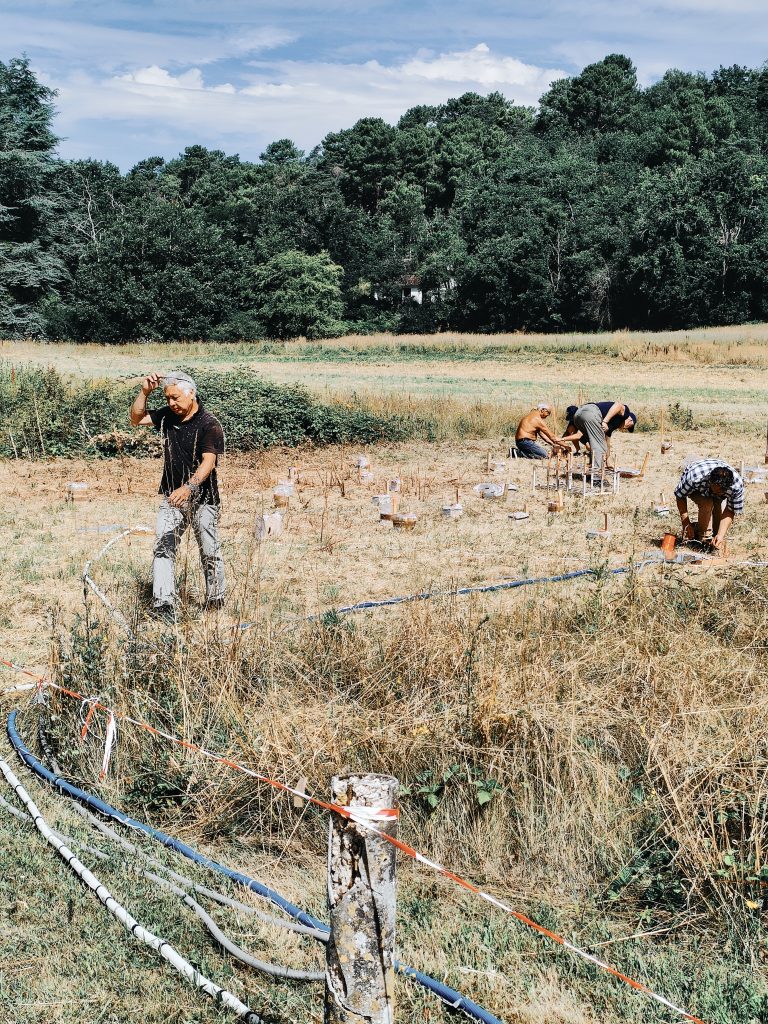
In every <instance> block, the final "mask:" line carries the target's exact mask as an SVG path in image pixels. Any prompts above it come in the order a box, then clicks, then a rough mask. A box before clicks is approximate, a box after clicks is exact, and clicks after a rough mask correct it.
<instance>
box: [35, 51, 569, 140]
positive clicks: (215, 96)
mask: <svg viewBox="0 0 768 1024" xmlns="http://www.w3.org/2000/svg"><path fill="white" fill-rule="evenodd" d="M564 74H565V72H564V71H562V70H558V69H547V68H540V67H536V66H534V65H530V64H524V63H523V62H521V61H519V60H517V59H515V58H513V57H507V56H504V55H501V54H497V53H494V52H493V51H492V50H491V49H490V48H489V47H488V46H487V45H485V44H480V45H478V46H475V47H474V48H473V49H471V50H466V51H457V52H454V53H442V54H439V55H437V56H430V55H429V54H426V53H424V52H422V53H420V54H419V55H418V56H415V57H413V58H411V59H409V60H406V61H404V62H402V63H400V64H394V65H389V66H387V65H384V64H381V63H379V62H378V61H367V62H364V63H353V64H350V63H346V64H342V63H330V62H328V63H321V62H302V61H280V62H276V63H273V64H264V65H260V66H254V65H253V64H251V67H250V69H249V72H248V74H247V76H246V82H245V83H244V84H243V83H241V84H239V86H238V87H236V86H235V85H232V84H231V83H225V84H223V85H221V84H219V85H208V84H206V81H205V78H204V75H203V72H202V70H201V69H200V67H192V68H189V69H187V70H185V71H183V72H181V73H178V74H176V73H173V72H172V71H169V70H168V68H167V67H163V66H161V65H160V64H149V65H147V66H143V67H137V68H134V69H133V70H131V71H130V72H126V73H123V74H116V75H110V76H106V77H102V78H101V79H97V78H94V77H93V76H85V75H83V74H77V75H70V76H69V77H68V78H66V79H65V80H63V81H60V82H49V83H48V84H53V85H55V86H56V87H58V89H59V98H58V101H57V106H58V108H59V111H60V117H59V120H58V122H57V125H56V127H57V130H59V131H60V132H61V133H62V134H63V135H65V136H67V137H69V138H70V139H75V140H78V141H77V152H78V155H81V153H82V146H81V145H80V143H79V136H80V134H81V130H80V127H79V125H80V122H83V121H91V122H102V123H103V122H110V123H112V124H114V125H115V127H116V126H117V124H120V123H122V124H123V125H126V126H129V127H128V128H126V130H127V131H131V130H136V129H138V130H139V131H143V132H146V134H147V135H148V136H149V135H150V134H151V133H152V132H153V131H157V132H161V131H164V130H170V131H171V132H172V135H173V137H174V138H176V139H178V140H179V143H178V145H179V148H182V147H183V146H185V145H190V144H192V143H202V144H204V145H209V146H219V147H222V148H226V149H229V150H230V151H231V150H232V149H233V148H234V149H236V150H237V151H241V152H243V155H244V156H248V157H251V158H252V157H254V156H255V155H258V153H259V152H260V151H261V149H263V147H264V145H265V144H266V143H267V142H269V141H271V140H273V139H276V138H284V137H286V136H287V137H290V138H293V139H294V141H296V142H297V143H298V145H299V146H301V147H303V148H305V149H308V148H311V147H312V146H314V145H316V144H317V143H318V142H320V141H321V140H322V138H323V136H324V135H325V134H326V133H327V132H329V131H337V130H339V129H340V128H346V127H350V126H351V125H352V124H354V122H355V121H356V120H358V119H359V118H361V117H375V116H378V117H383V118H384V119H385V120H388V121H390V122H394V121H396V120H397V119H398V118H399V117H400V116H401V115H402V114H403V113H404V112H405V111H406V110H407V109H408V108H409V107H412V106H415V105H417V104H422V103H423V104H438V103H442V102H444V101H445V100H447V99H449V98H450V97H452V96H457V95H460V94H461V93H462V92H467V91H476V92H481V93H487V92H491V91H495V90H499V91H502V92H503V93H504V94H505V95H506V96H508V97H509V98H510V99H511V100H514V101H515V102H517V103H520V104H527V105H532V104H535V103H536V102H537V101H538V99H539V97H540V95H541V94H542V92H544V91H545V90H546V89H547V87H548V86H549V84H550V83H551V82H552V81H554V80H555V79H557V78H561V77H562V76H563V75H564ZM62 152H63V153H64V154H67V153H68V147H67V146H64V147H63V149H62ZM94 155H101V154H94ZM144 155H146V154H144ZM113 158H114V156H113Z"/></svg>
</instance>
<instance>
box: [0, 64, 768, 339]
mask: <svg viewBox="0 0 768 1024" xmlns="http://www.w3.org/2000/svg"><path fill="white" fill-rule="evenodd" d="M54 101H55V96H54V94H53V93H52V92H51V91H50V90H49V89H47V88H45V87H44V86H43V85H41V84H40V83H39V82H38V81H37V80H36V78H35V76H34V75H33V73H32V72H31V71H30V68H29V66H28V63H27V62H26V60H23V59H18V60H11V61H9V63H8V64H7V65H6V64H2V63H0V335H3V336H5V337H22V336H32V337H34V336H37V337H49V338H74V339H82V340H88V339H93V340H97V341H104V342H116V341H121V340H127V339H140V338H147V339H150V338H151V339H181V338H204V339H248V338H264V337H271V338H285V337H293V336H296V335H300V334H304V335H307V336H309V337H322V336H328V335H332V334H337V333H342V332H344V331H372V330H398V331H431V330H439V329H443V328H446V327H450V328H456V329H465V330H475V331H501V330H573V329H604V328H611V327H613V328H616V327H630V328H674V327H691V326H695V325H699V324H726V323H739V322H744V321H748V320H765V319H768V289H766V288H765V287H764V282H763V276H764V273H765V270H766V268H767V267H768V192H767V190H766V189H767V185H768V67H764V68H760V69H758V70H751V69H748V68H741V67H731V68H721V69H720V70H719V71H717V72H715V73H714V74H713V75H712V76H711V77H708V76H706V75H703V74H690V73H687V72H681V71H669V72H667V73H666V74H665V75H664V76H663V78H661V80H660V81H658V82H657V83H655V84H654V85H652V86H650V87H648V88H641V87H640V86H639V85H638V82H637V77H636V74H635V69H634V67H633V65H632V63H631V61H630V60H629V59H628V58H626V57H623V56H621V55H611V56H608V57H606V58H605V59H604V60H602V61H600V62H598V63H596V64H592V65H589V66H588V67H586V68H585V69H584V71H583V72H582V73H581V74H580V75H578V76H576V77H574V78H567V79H563V80H561V81H557V82H556V83H555V84H554V85H553V86H552V88H551V89H550V90H549V91H548V92H547V93H546V94H545V95H544V96H543V97H542V98H541V101H540V104H539V108H538V110H533V109H530V108H525V107H519V106H516V105H515V104H513V103H511V102H510V101H508V100H506V99H505V98H504V97H503V96H502V95H500V94H499V93H492V94H491V95H489V96H480V95H477V94H474V93H467V94H466V95H464V96H461V97H459V98H458V99H453V100H449V101H448V102H447V103H445V104H443V105H441V106H419V107H414V108H413V109H412V110H409V111H408V112H407V113H406V114H404V115H403V117H402V118H401V119H400V121H399V122H398V124H397V125H395V126H392V125H389V124H387V123H386V122H384V121H383V120H381V119H379V118H364V119H363V120H361V121H358V123H357V124H356V125H354V126H353V127H351V128H349V129H347V130H345V131H340V132H333V133H331V134H329V135H327V136H326V138H325V139H324V140H323V141H322V143H321V144H320V145H318V146H317V147H316V148H315V149H314V150H313V151H312V152H310V153H309V154H305V153H302V152H301V151H299V150H298V149H297V148H296V147H295V145H294V144H293V143H292V142H290V141H289V140H287V139H281V140H278V141H276V142H273V143H272V144H271V145H269V146H268V147H267V149H266V151H265V152H264V153H263V154H262V156H261V159H260V162H258V163H250V162H246V161H242V160H240V159H239V157H237V156H227V155H225V154H224V153H222V152H219V151H217V150H208V149H205V148H204V147H202V146H196V145H193V146H190V147H188V148H187V149H186V150H185V151H184V153H183V154H182V155H181V156H179V157H178V159H175V160H170V161H165V160H163V159H161V158H160V157H150V158H148V159H146V160H143V161H142V162H141V163H139V164H137V165H136V166H135V167H134V168H133V169H132V170H130V171H129V172H128V173H125V174H123V173H121V172H120V171H119V169H118V168H117V167H115V166H114V165H112V164H109V163H100V162H97V161H92V160H76V161H64V160H61V159H58V158H57V157H56V155H55V150H56V145H57V139H56V137H55V135H54V134H53V132H52V127H51V125H52V120H53V116H54V106H53V105H54ZM413 285H415V286H417V287H419V288H420V289H421V291H422V292H423V296H424V301H423V302H422V304H421V305H419V304H418V303H416V302H413V301H404V300H403V299H404V294H407V288H408V287H410V286H413Z"/></svg>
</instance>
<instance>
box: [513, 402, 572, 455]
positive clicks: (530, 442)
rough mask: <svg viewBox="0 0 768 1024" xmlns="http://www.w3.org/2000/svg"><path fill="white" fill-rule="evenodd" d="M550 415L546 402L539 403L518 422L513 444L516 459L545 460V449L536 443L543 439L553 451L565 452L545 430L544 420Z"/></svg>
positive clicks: (549, 432)
mask: <svg viewBox="0 0 768 1024" xmlns="http://www.w3.org/2000/svg"><path fill="white" fill-rule="evenodd" d="M551 415H552V409H551V407H550V406H549V405H548V404H547V403H546V402H539V404H538V405H537V406H536V408H535V409H531V411H530V412H529V413H526V414H525V416H523V418H522V419H521V420H520V423H519V424H518V427H517V432H516V433H515V444H516V446H517V453H518V458H521V459H546V458H547V457H548V455H549V453H548V452H547V450H546V448H542V446H541V445H540V444H537V443H536V440H537V438H539V437H543V438H544V440H545V441H549V443H550V444H551V445H552V447H553V448H555V450H557V451H559V450H560V449H563V450H565V446H564V445H561V444H560V442H559V441H558V439H557V438H556V437H555V435H554V434H553V433H552V432H551V431H550V430H548V429H547V426H546V424H545V423H544V420H545V419H547V417H548V416H551Z"/></svg>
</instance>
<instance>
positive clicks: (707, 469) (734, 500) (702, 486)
mask: <svg viewBox="0 0 768 1024" xmlns="http://www.w3.org/2000/svg"><path fill="white" fill-rule="evenodd" d="M718 466H725V467H726V468H727V469H730V471H731V472H732V473H733V483H732V484H731V486H730V487H729V488H728V490H727V491H726V492H725V494H724V495H723V498H725V500H726V503H727V507H728V508H729V509H730V510H731V511H732V512H733V514H734V516H740V515H741V513H742V512H743V511H744V481H743V480H742V479H741V477H740V476H739V474H738V473H737V472H736V470H735V469H734V468H733V467H732V466H729V465H728V463H727V462H722V461H721V460H720V459H699V461H698V462H692V463H691V465H690V466H686V468H685V469H684V470H683V475H682V476H681V477H680V483H679V484H678V485H677V487H676V488H675V497H676V498H688V497H690V496H691V495H692V494H695V495H696V496H697V497H699V498H714V497H715V495H714V494H713V493H712V489H711V488H710V486H709V474H710V473H711V472H712V470H713V469H716V468H717V467H718Z"/></svg>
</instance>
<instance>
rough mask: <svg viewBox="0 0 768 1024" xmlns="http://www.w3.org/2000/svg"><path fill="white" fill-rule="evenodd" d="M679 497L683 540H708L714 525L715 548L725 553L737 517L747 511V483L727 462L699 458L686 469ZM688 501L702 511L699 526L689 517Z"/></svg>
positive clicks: (681, 480)
mask: <svg viewBox="0 0 768 1024" xmlns="http://www.w3.org/2000/svg"><path fill="white" fill-rule="evenodd" d="M675 498H676V500H677V511H678V512H679V513H680V521H681V523H682V524H683V539H684V540H693V539H694V537H695V538H696V539H697V540H704V537H705V535H706V533H707V530H708V529H709V525H710V522H711V524H712V547H713V548H714V549H715V550H716V551H722V550H723V545H724V543H725V537H726V534H727V533H728V531H729V530H730V528H731V526H732V525H733V520H734V518H735V517H736V516H739V515H741V513H742V512H743V511H744V481H743V480H742V479H741V477H740V476H739V474H738V473H737V472H736V470H735V469H734V468H733V467H732V466H729V465H728V463H727V462H722V461H721V460H720V459H695V460H694V461H693V462H690V463H689V464H688V465H687V466H686V467H685V468H684V469H683V475H682V476H681V477H680V482H679V483H678V485H677V487H676V488H675ZM688 498H690V499H691V501H692V502H693V503H694V504H695V505H696V507H697V508H698V510H699V515H698V522H697V523H696V524H695V525H694V524H693V523H691V520H690V519H689V518H688Z"/></svg>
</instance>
